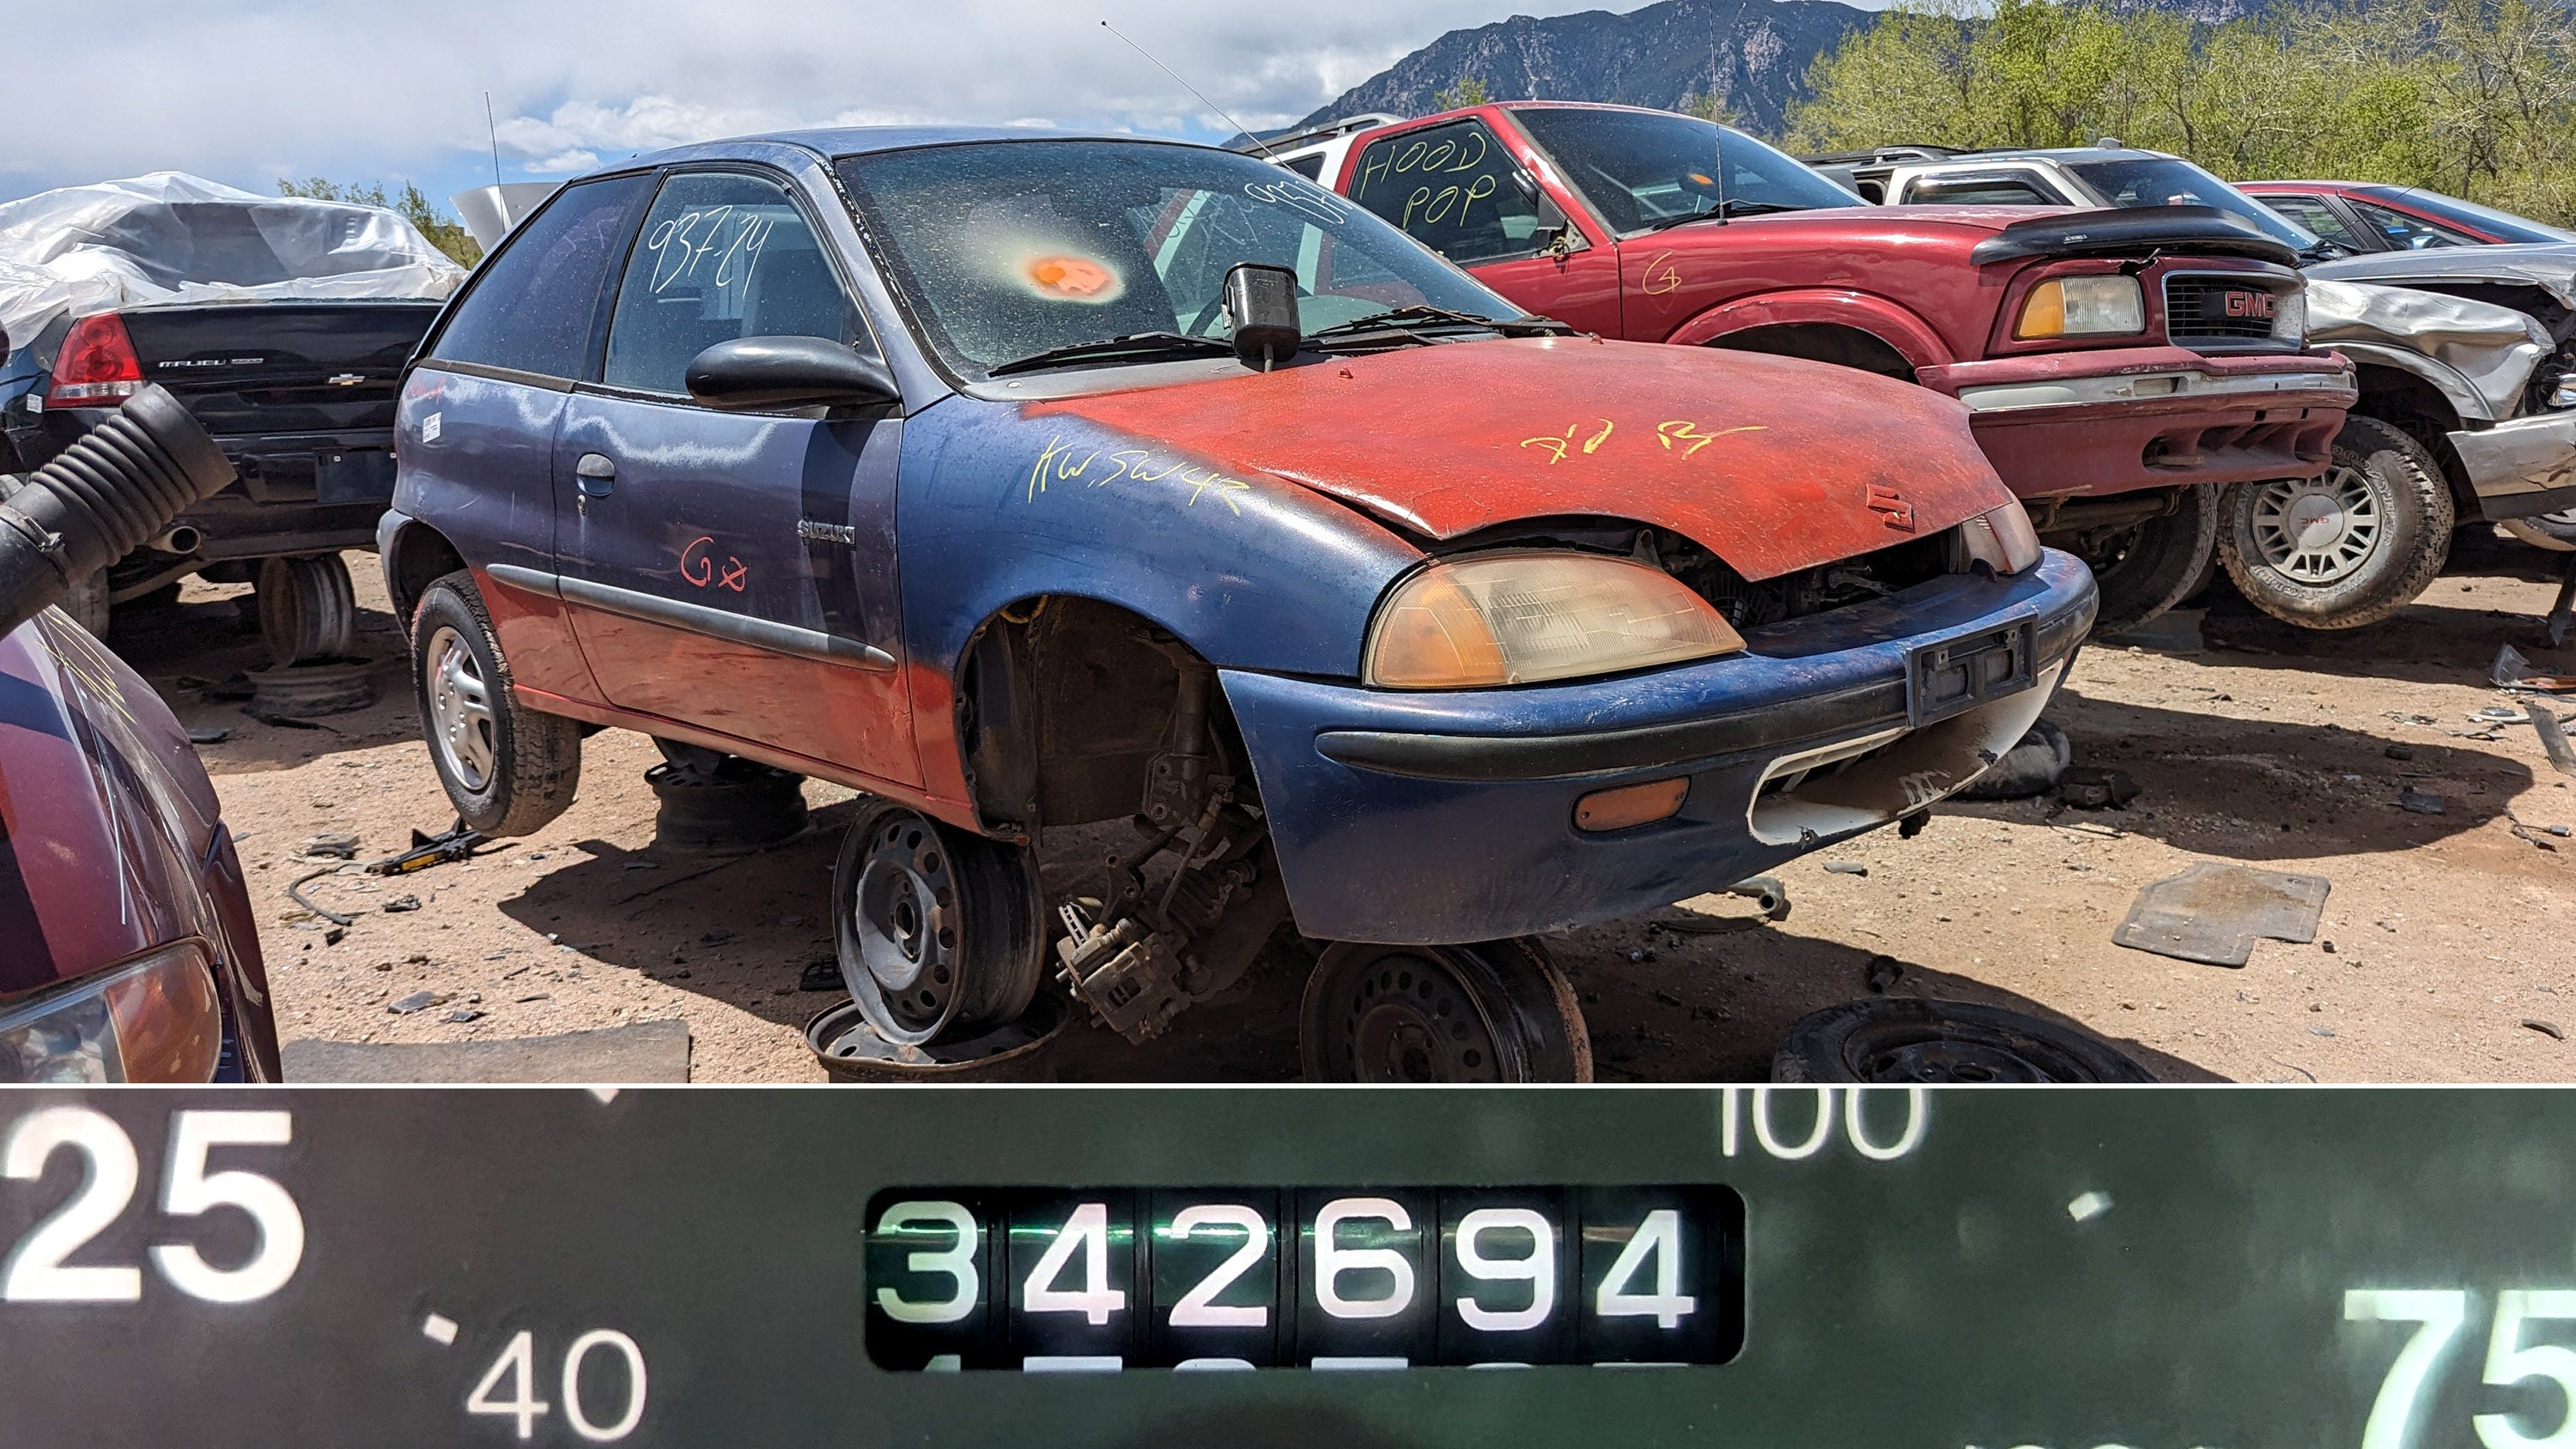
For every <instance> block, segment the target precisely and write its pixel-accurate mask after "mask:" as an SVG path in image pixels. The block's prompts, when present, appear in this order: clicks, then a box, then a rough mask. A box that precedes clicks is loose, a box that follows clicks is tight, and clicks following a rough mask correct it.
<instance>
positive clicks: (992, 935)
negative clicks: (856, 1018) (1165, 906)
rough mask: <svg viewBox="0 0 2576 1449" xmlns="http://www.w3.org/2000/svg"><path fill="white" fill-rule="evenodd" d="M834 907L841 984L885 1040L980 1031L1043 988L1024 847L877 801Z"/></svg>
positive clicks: (854, 829)
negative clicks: (847, 988) (1041, 985)
mask: <svg viewBox="0 0 2576 1449" xmlns="http://www.w3.org/2000/svg"><path fill="white" fill-rule="evenodd" d="M832 906H833V909H832V922H833V926H832V936H833V944H834V946H835V948H836V950H837V951H838V954H839V956H840V960H841V980H842V983H843V984H844V985H846V986H848V987H849V988H850V999H851V1000H853V1001H855V1002H857V1003H858V1004H859V1013H860V1015H862V1016H864V1017H866V1018H867V1023H868V1025H869V1026H870V1027H871V1028H873V1029H874V1030H875V1031H876V1033H877V1035H879V1036H881V1037H884V1038H885V1039H886V1040H887V1041H890V1042H893V1043H896V1044H897V1045H900V1046H926V1045H928V1044H930V1043H932V1042H936V1041H943V1040H956V1039H959V1038H962V1037H971V1036H976V1035H979V1034H981V1033H984V1032H988V1031H992V1030H994V1029H996V1028H999V1027H1003V1026H1007V1025H1009V1024H1010V1023H1012V1022H1014V1021H1017V1020H1019V1018H1020V1016H1021V1014H1022V1013H1024V1012H1026V1011H1027V1010H1028V1009H1029V1003H1030V1002H1031V1001H1033V1000H1035V999H1036V997H1037V992H1038V986H1039V985H1040V983H1041V980H1042V978H1043V976H1044V974H1045V965H1046V940H1045V937H1044V934H1043V933H1042V932H1041V930H1040V928H1039V921H1040V912H1041V907H1040V903H1039V899H1038V868H1037V856H1036V854H1035V853H1034V852H1032V851H1031V850H1029V848H1028V847H1026V846H1023V845H1014V844H1011V843H1010V842H1007V841H1001V840H991V839H987V838H986V837H984V836H981V835H975V834H972V833H970V832H968V831H964V830H959V829H957V828H956V827H954V826H951V825H945V824H942V823H941V822H939V821H936V820H933V819H931V818H930V817H928V816H926V815H923V814H921V813H920V812H918V811H915V810H908V809H906V808H904V807H903V806H901V805H896V804H893V803H891V802H886V801H879V802H876V803H874V804H873V805H872V806H870V807H869V808H868V809H866V810H864V811H862V812H861V814H860V816H859V818H858V820H857V821H856V822H854V823H853V824H852V825H851V826H850V833H849V834H848V836H846V837H845V838H843V840H842V841H841V856H840V859H839V860H838V861H837V862H836V863H835V864H834V865H833V867H832Z"/></svg>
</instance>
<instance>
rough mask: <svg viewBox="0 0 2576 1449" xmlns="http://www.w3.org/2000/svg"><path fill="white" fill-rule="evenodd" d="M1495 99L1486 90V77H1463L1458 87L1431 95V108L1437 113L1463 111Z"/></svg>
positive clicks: (1460, 78) (1434, 92)
mask: <svg viewBox="0 0 2576 1449" xmlns="http://www.w3.org/2000/svg"><path fill="white" fill-rule="evenodd" d="M1493 98H1494V97H1493V94H1492V93H1491V92H1489V91H1488V90H1486V89H1485V80H1484V77H1482V76H1472V75H1471V76H1461V77H1459V80H1458V83H1457V84H1456V85H1454V86H1451V87H1449V88H1448V89H1447V90H1444V91H1433V92H1432V93H1431V108H1432V109H1433V110H1435V111H1455V110H1462V109H1464V108H1466V107H1468V106H1481V105H1483V104H1485V103H1486V102H1487V101H1490V100H1492V99H1493Z"/></svg>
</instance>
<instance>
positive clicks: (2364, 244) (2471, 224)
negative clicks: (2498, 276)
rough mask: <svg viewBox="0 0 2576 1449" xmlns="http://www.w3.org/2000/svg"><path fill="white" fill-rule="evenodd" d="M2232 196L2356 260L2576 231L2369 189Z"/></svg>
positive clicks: (2298, 185) (2272, 184) (2359, 185)
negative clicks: (2244, 197) (2361, 256)
mask: <svg viewBox="0 0 2576 1449" xmlns="http://www.w3.org/2000/svg"><path fill="white" fill-rule="evenodd" d="M2236 189H2237V190H2239V191H2242V192H2244V193H2245V194H2246V195H2248V196H2250V197H2253V198H2254V199H2255V200H2256V201H2259V202H2261V203H2263V204H2264V205H2265V206H2268V207H2270V208H2272V209H2273V210H2274V211H2277V212H2279V213H2281V214H2282V215H2283V216H2286V217H2288V218H2289V219H2290V220H2292V221H2295V222H2297V223H2298V224H2299V225H2301V226H2303V227H2306V228H2307V229H2308V230H2310V231H2312V232H2315V233H2316V234H2317V235H2318V236H2321V237H2323V238H2325V239H2326V240H2327V241H2330V242H2333V243H2334V244H2335V245H2337V246H2339V247H2344V248H2346V249H2348V250H2351V251H2355V252H2416V251H2426V250H2430V249H2432V248H2436V247H2488V246H2510V245H2512V244H2514V243H2517V242H2525V243H2529V242H2536V243H2540V244H2543V245H2549V244H2555V243H2560V242H2576V231H2569V230H2567V229H2566V228H2565V227H2558V226H2549V225H2547V224H2545V223H2542V222H2537V221H2533V220H2532V219H2531V218H2529V217H2527V216H2516V215H2514V214H2513V213H2512V212H2509V211H2498V210H2497V209H2495V208H2494V207H2492V206H2480V205H2479V204H2477V203H2476V202H2474V201H2462V200H2461V199H2460V198H2458V197H2456V196H2444V195H2443V194H2442V193H2440V192H2438V191H2427V190H2425V189H2424V188H2422V187H2420V186H2385V185H2381V184H2379V183H2377V182H2372V181H2240V182H2238V183H2236Z"/></svg>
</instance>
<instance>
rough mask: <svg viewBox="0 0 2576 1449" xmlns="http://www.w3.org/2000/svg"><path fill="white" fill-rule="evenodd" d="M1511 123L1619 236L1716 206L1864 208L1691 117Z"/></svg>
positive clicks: (1554, 110) (1526, 114)
mask: <svg viewBox="0 0 2576 1449" xmlns="http://www.w3.org/2000/svg"><path fill="white" fill-rule="evenodd" d="M1512 119H1513V120H1516V121H1518V122H1520V124H1521V129H1523V130H1525V131H1527V132H1529V135H1530V139H1531V140H1533V141H1536V142H1537V143H1538V144H1539V148H1540V149H1541V150H1544V151H1545V152H1547V153H1548V156H1549V158H1550V159H1551V160H1553V161H1555V163H1556V165H1557V169H1558V170H1559V171H1561V172H1563V173H1564V175H1565V177H1566V178H1567V179H1568V180H1569V181H1571V182H1573V183H1574V185H1575V187H1576V189H1578V190H1580V191H1581V192H1582V193H1583V194H1584V196H1585V197H1587V198H1589V199H1590V200H1591V202H1592V204H1593V206H1594V207H1595V208H1596V209H1598V210H1599V211H1600V212H1601V214H1602V219H1603V220H1605V221H1607V222H1608V223H1609V224H1610V226H1611V229H1612V230H1614V231H1617V232H1619V233H1620V234H1622V235H1625V234H1627V233H1630V232H1638V231H1644V230H1646V229H1647V228H1648V227H1651V226H1655V225H1657V224H1659V223H1669V222H1672V221H1678V220H1682V219H1685V218H1688V217H1692V216H1707V215H1713V214H1714V213H1715V212H1716V211H1717V210H1718V203H1719V201H1720V199H1721V198H1722V199H1723V200H1725V201H1726V202H1727V203H1728V204H1729V209H1730V210H1764V211H1774V210H1780V211H1805V210H1810V209H1814V208H1820V207H1831V206H1859V205H1861V204H1862V202H1861V199H1860V198H1859V197H1857V196H1855V195H1853V194H1852V193H1850V192H1848V191H1845V190H1843V189H1842V188H1841V187H1839V186H1836V185H1835V184H1833V183H1832V182H1831V181H1828V180H1826V179H1825V178H1824V177H1823V176H1822V175H1821V174H1819V173H1818V172H1816V171H1815V170H1814V169H1813V168H1812V167H1809V166H1807V165H1806V164H1805V163H1803V162H1800V161H1797V160H1793V159H1792V158H1790V157H1788V156H1784V155H1782V154H1781V153H1780V152H1778V151H1774V150H1772V149H1771V148H1770V147H1768V146H1765V145H1763V144H1762V143H1761V142H1759V141H1756V140H1754V139H1753V138H1752V137H1750V136H1747V135H1745V134H1744V133H1743V132H1741V131H1734V130H1729V129H1727V128H1726V127H1723V126H1718V125H1714V124H1711V123H1710V122H1707V121H1703V120H1700V119H1698V118H1696V117H1693V116H1677V115H1674V114H1673V113H1671V112H1670V111H1627V110H1611V109H1600V108H1594V107H1589V106H1530V107H1527V108H1525V109H1517V110H1514V111H1513V112H1512ZM1721 157H1723V158H1724V162H1725V170H1724V171H1723V172H1722V173H1721V172H1720V171H1719V169H1718V166H1719V160H1720V158H1721ZM1721 175H1723V176H1724V178H1725V184H1724V185H1723V186H1720V185H1719V177H1720V176H1721Z"/></svg>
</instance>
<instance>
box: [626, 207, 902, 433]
mask: <svg viewBox="0 0 2576 1449" xmlns="http://www.w3.org/2000/svg"><path fill="white" fill-rule="evenodd" d="M856 328H857V314H856V313H855V311H854V310H853V309H852V307H851V305H850V301H849V294H848V293H846V292H845V291H843V290H842V288H841V283H840V279H839V277H838V276H837V275H836V274H835V273H834V272H833V270H832V264H831V261H830V260H829V259H828V258H827V257H825V256H824V254H823V243H822V239H821V238H820V237H818V236H816V235H815V233H814V228H813V227H812V226H810V225H808V224H807V223H806V220H805V214H804V213H803V212H801V211H799V210H798V209H797V207H796V203H795V201H794V200H793V199H792V198H790V197H789V195H788V193H787V188H786V187H784V186H782V185H780V184H778V183H777V182H775V181H772V180H770V179H768V178H767V177H763V176H753V175H748V174H745V173H743V172H738V171H696V172H683V173H681V174H679V175H676V176H673V177H671V178H670V179H669V180H668V181H665V182H664V183H663V184H662V191H661V194H660V195H658V196H656V197H654V198H653V207H652V210H650V211H648V212H646V213H645V215H644V226H643V229H642V230H641V231H639V232H638V233H637V234H636V237H635V247H634V250H633V251H632V252H631V253H630V254H629V255H628V257H627V260H626V275H625V277H624V278H623V279H621V280H620V281H619V283H618V287H617V306H616V310H615V311H613V312H612V313H610V315H609V319H608V360H607V363H606V364H605V365H604V366H603V367H602V368H601V369H600V381H601V382H603V383H606V384H607V385H609V386H611V387H622V388H633V389H635V390H637V391H639V392H655V393H672V394H681V393H686V392H687V391H688V388H687V385H686V383H685V381H684V379H685V377H686V375H687V373H688V368H689V363H690V361H691V360H692V359H694V358H695V357H696V356H697V355H698V354H699V353H701V352H704V351H705V350H707V349H708V348H710V347H713V346H714V345H715V344H717V343H719V342H731V341H733V340H735V339H736V338H742V337H821V338H825V339H827V340H830V341H833V342H848V341H851V340H852V339H853V338H854V337H855V336H856V335H857V331H856Z"/></svg>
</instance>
